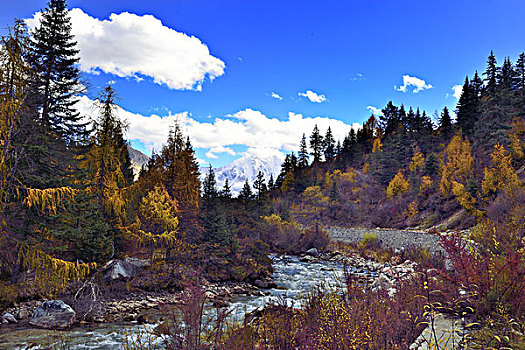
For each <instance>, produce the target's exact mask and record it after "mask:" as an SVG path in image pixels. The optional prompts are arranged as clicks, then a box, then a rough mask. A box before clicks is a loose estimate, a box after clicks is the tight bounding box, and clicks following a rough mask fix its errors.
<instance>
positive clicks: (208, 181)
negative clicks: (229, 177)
mask: <svg viewBox="0 0 525 350" xmlns="http://www.w3.org/2000/svg"><path fill="white" fill-rule="evenodd" d="M218 196H219V192H218V191H217V181H216V180H215V171H213V168H212V166H211V164H210V167H209V169H208V173H207V174H206V177H205V178H204V182H203V184H202V203H203V209H206V207H208V204H211V203H212V201H214V200H215V199H216V198H217V197H218Z"/></svg>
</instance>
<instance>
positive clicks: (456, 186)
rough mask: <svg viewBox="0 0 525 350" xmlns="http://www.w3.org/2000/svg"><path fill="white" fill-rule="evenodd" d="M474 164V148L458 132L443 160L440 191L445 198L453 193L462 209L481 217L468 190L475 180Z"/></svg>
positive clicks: (474, 199)
mask: <svg viewBox="0 0 525 350" xmlns="http://www.w3.org/2000/svg"><path fill="white" fill-rule="evenodd" d="M473 164H474V157H473V156H472V146H471V145H470V142H469V140H468V139H467V138H463V136H462V135H461V131H458V133H457V134H456V135H454V137H452V140H450V143H449V144H448V146H447V148H446V150H445V152H444V155H443V158H442V160H441V179H440V181H439V189H440V191H441V193H442V194H443V195H445V196H448V195H449V194H450V192H452V194H453V195H454V196H455V197H456V200H457V201H458V203H459V204H460V205H461V206H462V207H464V208H465V209H467V210H468V211H469V212H471V213H473V214H474V215H481V212H479V211H478V210H477V209H476V202H477V201H476V198H475V197H474V196H473V194H472V193H471V191H469V190H468V185H469V181H472V179H473Z"/></svg>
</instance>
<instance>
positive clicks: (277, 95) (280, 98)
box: [271, 92, 283, 100]
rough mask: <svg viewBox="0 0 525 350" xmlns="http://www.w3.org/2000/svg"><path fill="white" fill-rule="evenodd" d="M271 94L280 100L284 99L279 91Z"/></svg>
mask: <svg viewBox="0 0 525 350" xmlns="http://www.w3.org/2000/svg"><path fill="white" fill-rule="evenodd" d="M271 96H272V97H273V98H276V99H278V100H282V99H283V98H282V96H281V95H279V94H278V93H275V92H272V94H271Z"/></svg>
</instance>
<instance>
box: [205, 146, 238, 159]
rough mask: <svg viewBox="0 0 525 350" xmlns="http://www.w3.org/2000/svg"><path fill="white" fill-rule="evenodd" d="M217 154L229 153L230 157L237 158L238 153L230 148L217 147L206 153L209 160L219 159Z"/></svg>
mask: <svg viewBox="0 0 525 350" xmlns="http://www.w3.org/2000/svg"><path fill="white" fill-rule="evenodd" d="M216 153H228V154H229V155H232V156H236V155H237V153H236V152H235V151H234V150H233V149H231V148H230V147H224V146H216V147H212V148H211V149H210V150H209V152H207V153H206V157H207V158H212V159H217V158H219V157H218V156H217V154H216Z"/></svg>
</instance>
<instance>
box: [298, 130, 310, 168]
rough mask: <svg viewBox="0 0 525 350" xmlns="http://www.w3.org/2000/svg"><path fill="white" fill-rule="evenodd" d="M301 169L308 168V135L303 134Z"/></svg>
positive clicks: (300, 154)
mask: <svg viewBox="0 0 525 350" xmlns="http://www.w3.org/2000/svg"><path fill="white" fill-rule="evenodd" d="M298 156H299V160H298V161H299V168H306V167H307V166H308V156H309V154H308V148H307V146H306V135H305V134H303V137H302V138H301V143H300V145H299V153H298Z"/></svg>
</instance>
